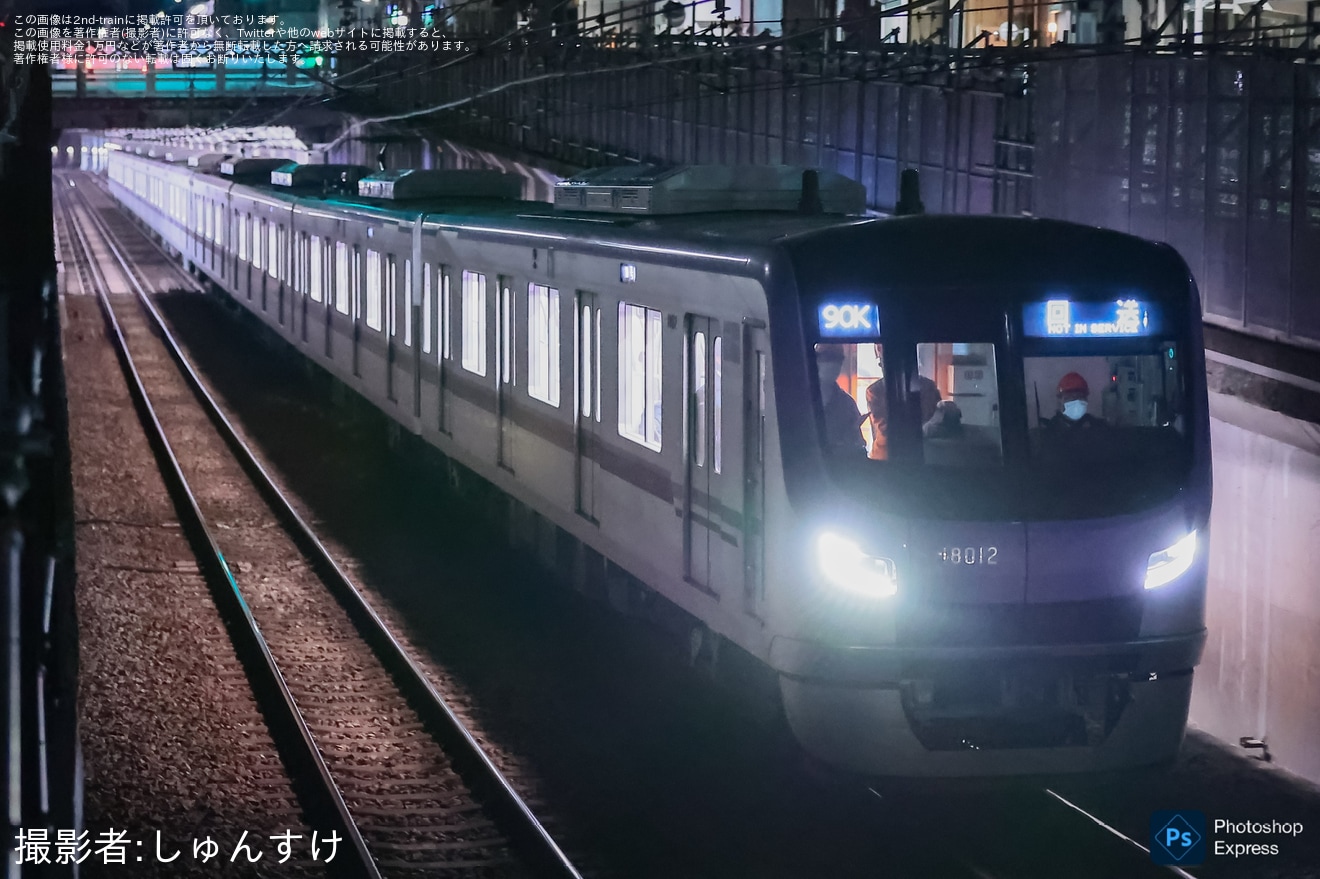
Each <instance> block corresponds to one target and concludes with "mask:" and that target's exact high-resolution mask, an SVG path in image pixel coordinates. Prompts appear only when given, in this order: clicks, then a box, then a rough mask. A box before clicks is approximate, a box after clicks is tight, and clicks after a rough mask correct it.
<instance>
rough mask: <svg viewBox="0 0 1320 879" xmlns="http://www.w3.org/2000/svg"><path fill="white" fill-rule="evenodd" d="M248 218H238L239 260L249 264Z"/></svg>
mask: <svg viewBox="0 0 1320 879" xmlns="http://www.w3.org/2000/svg"><path fill="white" fill-rule="evenodd" d="M247 233H248V218H247V217H246V216H240V217H239V218H238V258H239V259H241V260H243V262H247V259H248V235H247Z"/></svg>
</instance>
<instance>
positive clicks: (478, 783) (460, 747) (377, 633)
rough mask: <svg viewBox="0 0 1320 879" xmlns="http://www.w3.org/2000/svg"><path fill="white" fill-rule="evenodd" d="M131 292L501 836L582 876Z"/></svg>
mask: <svg viewBox="0 0 1320 879" xmlns="http://www.w3.org/2000/svg"><path fill="white" fill-rule="evenodd" d="M103 191H104V190H103ZM97 221H98V222H101V223H102V224H103V225H104V221H103V220H101V219H100V218H99V217H98V218H97ZM108 234H113V233H108ZM152 244H153V245H154V246H155V247H156V248H157V250H159V251H160V252H161V253H162V254H163V255H165V256H167V257H169V254H168V253H167V252H166V251H165V250H164V249H163V248H161V247H160V245H159V244H156V242H155V241H152ZM169 264H170V266H171V267H172V268H173V269H174V270H175V271H176V272H178V273H179V274H180V275H181V276H182V277H184V278H185V279H187V281H188V282H189V283H190V284H191V285H193V286H198V285H197V282H196V281H195V279H193V278H192V276H191V275H189V274H188V273H187V272H186V271H184V269H183V268H182V267H180V266H179V265H178V263H177V262H175V260H174V259H173V258H172V257H170V258H169ZM138 296H139V300H140V301H141V303H142V305H143V306H144V308H145V309H146V311H147V312H148V314H150V315H151V317H152V320H153V322H154V324H155V326H156V329H157V330H158V332H159V333H160V335H161V338H162V339H163V340H164V341H165V344H166V347H167V348H168V349H169V351H170V352H171V355H172V356H173V357H174V358H175V362H176V363H177V364H178V365H179V367H180V369H181V370H182V372H183V374H184V376H185V377H186V378H187V380H188V382H189V384H190V385H191V386H192V387H193V390H194V392H195V393H196V394H197V395H198V396H199V397H200V398H201V399H202V400H203V401H204V404H205V407H206V409H207V412H208V414H209V415H210V417H211V420H212V422H213V423H214V424H215V426H216V427H217V429H218V430H219V432H220V434H221V435H222V436H223V437H224V439H225V441H226V443H228V444H229V446H230V448H231V449H232V450H233V452H234V454H235V457H236V458H237V459H238V461H239V463H240V464H241V465H242V466H243V468H244V470H246V471H247V472H248V474H249V476H251V477H252V479H253V483H254V484H255V485H256V487H257V488H258V489H259V490H260V491H261V493H262V495H263V496H264V497H265V498H266V500H267V501H268V502H269V503H270V505H271V507H272V509H273V510H274V511H275V512H276V514H277V515H278V516H279V517H280V518H281V519H282V520H284V523H285V525H286V527H287V528H288V530H289V533H290V536H291V537H293V539H294V541H295V542H296V543H297V544H298V546H299V548H300V549H302V550H303V551H304V552H305V553H306V554H307V555H308V557H309V558H310V559H312V560H313V562H314V564H315V565H316V567H317V573H318V574H320V575H321V576H322V577H323V579H324V580H325V582H326V584H327V585H328V586H329V587H330V588H331V591H332V592H333V593H334V594H335V596H336V598H338V599H339V601H340V604H341V606H342V607H343V608H344V610H345V611H346V612H347V613H348V614H349V616H350V617H351V618H352V619H353V620H354V622H355V623H356V624H358V625H359V628H360V631H361V633H362V635H363V637H364V638H365V640H366V641H367V643H368V644H370V645H371V647H372V649H373V651H375V653H376V656H377V658H378V659H380V661H381V662H382V663H383V664H384V665H385V667H386V668H387V669H388V670H389V671H390V673H391V674H392V676H393V677H394V679H395V682H396V683H397V684H398V685H399V687H400V689H401V690H403V691H404V693H405V694H406V695H407V696H408V699H409V702H410V703H411V704H412V705H413V707H414V709H415V710H417V711H418V713H419V714H420V715H421V716H422V717H423V719H424V720H426V721H427V723H428V726H429V727H430V728H431V729H432V730H433V731H434V732H435V734H436V735H437V738H439V739H442V741H441V744H442V745H443V746H444V749H445V752H446V753H447V754H448V755H449V757H450V758H451V759H452V760H453V761H454V765H455V768H457V769H459V771H460V774H461V775H463V777H464V780H465V781H466V782H467V783H468V784H469V785H471V786H472V788H473V789H474V792H478V793H480V794H482V795H483V800H484V805H485V806H486V807H487V808H488V809H489V810H490V811H491V813H492V815H491V817H492V818H494V819H495V820H496V823H497V826H499V827H500V829H501V830H502V831H503V832H504V833H505V834H506V835H508V837H509V839H510V841H511V842H513V843H514V844H515V846H516V847H517V850H518V852H519V854H521V855H522V856H523V857H524V858H525V859H526V860H527V862H528V863H529V864H530V865H531V866H533V867H534V868H535V869H536V871H537V873H538V874H539V875H545V876H554V877H564V879H582V876H581V874H580V873H579V872H578V870H577V868H576V867H574V865H573V863H572V861H570V860H569V858H568V856H567V855H566V854H565V853H564V851H563V849H561V848H560V846H559V844H558V843H557V842H555V840H554V838H553V837H552V836H551V835H550V833H549V831H547V830H546V829H545V826H544V825H543V824H541V822H540V820H539V819H538V818H537V817H536V815H535V814H534V813H533V812H532V810H531V808H530V807H529V806H528V805H527V803H526V801H524V800H523V798H522V797H521V796H520V795H519V794H518V792H517V791H516V790H514V788H513V785H512V784H511V783H510V782H509V780H508V779H507V778H506V777H505V776H504V774H503V773H502V772H500V770H499V768H498V767H497V766H496V765H495V763H494V761H493V760H491V758H490V756H489V755H488V754H487V753H486V752H485V750H484V749H483V748H482V747H481V745H480V743H478V742H477V740H476V737H475V736H473V734H472V732H471V731H470V730H469V729H468V728H467V726H466V724H464V723H463V721H462V720H461V719H460V718H459V716H458V714H457V713H456V712H455V711H454V710H453V708H451V707H450V705H449V703H448V702H447V701H446V700H445V698H444V696H443V695H441V693H440V692H439V691H438V690H437V689H436V688H435V685H434V684H432V683H431V681H430V679H429V678H428V677H427V675H426V673H425V671H423V670H422V668H421V666H419V665H418V664H417V663H416V662H415V661H414V660H413V659H412V657H411V656H409V654H408V652H407V650H405V649H404V647H403V646H402V645H401V644H400V643H399V642H398V641H397V640H396V639H395V638H394V636H393V634H391V632H390V631H389V628H388V626H386V624H385V623H384V621H383V620H381V618H380V616H379V615H377V613H376V611H375V610H374V609H373V608H372V607H371V605H370V604H369V603H368V602H367V600H366V598H364V597H363V595H362V593H361V591H360V590H359V589H358V587H357V585H356V584H355V583H354V582H353V580H352V579H351V578H350V577H349V575H348V574H347V572H345V571H344V569H343V568H342V567H341V566H340V565H339V563H338V562H336V561H335V559H334V557H333V556H332V555H331V554H330V552H329V550H328V549H326V547H325V545H324V544H323V543H322V542H321V540H320V538H318V537H317V535H316V533H315V532H314V531H313V530H312V528H311V526H310V525H308V524H307V522H306V520H305V519H303V517H302V516H301V515H300V514H299V513H298V512H297V510H296V509H295V508H294V506H293V505H292V504H291V503H290V502H289V500H288V498H287V497H286V496H285V495H284V493H283V492H282V491H281V490H280V489H279V487H278V486H277V485H276V484H275V482H274V480H273V479H272V478H271V476H270V474H269V472H268V471H267V470H266V468H265V467H264V466H263V465H262V464H261V462H260V461H259V460H258V459H257V456H256V455H255V454H254V453H253V451H252V450H251V448H249V447H248V445H247V444H246V443H245V442H244V441H243V439H242V438H241V437H240V436H239V434H238V432H237V430H235V428H234V426H233V424H232V422H230V420H229V419H228V417H226V415H225V414H224V412H223V411H222V410H221V408H220V406H219V404H218V403H216V401H215V398H214V397H213V396H212V395H211V393H210V391H209V390H208V389H207V388H206V386H205V384H203V382H202V381H201V378H200V377H199V376H198V374H197V372H196V370H195V369H194V368H193V366H192V364H191V362H189V360H188V358H187V357H186V356H185V355H184V353H183V351H182V348H181V346H180V345H179V343H178V342H177V341H176V340H175V338H174V336H173V334H172V333H170V331H169V328H168V327H167V326H166V324H165V321H164V319H163V318H162V317H161V315H160V313H159V312H158V311H157V310H156V307H155V304H154V303H153V302H151V298H150V296H149V295H146V294H145V293H143V292H139V294H138Z"/></svg>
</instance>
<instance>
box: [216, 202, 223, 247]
mask: <svg viewBox="0 0 1320 879" xmlns="http://www.w3.org/2000/svg"><path fill="white" fill-rule="evenodd" d="M215 243H216V244H218V245H220V246H221V247H224V246H225V209H224V206H223V205H220V204H217V205H216V206H215Z"/></svg>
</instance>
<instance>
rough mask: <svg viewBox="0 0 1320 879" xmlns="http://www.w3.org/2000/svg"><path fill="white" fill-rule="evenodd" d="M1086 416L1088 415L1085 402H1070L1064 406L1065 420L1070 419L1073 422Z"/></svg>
mask: <svg viewBox="0 0 1320 879" xmlns="http://www.w3.org/2000/svg"><path fill="white" fill-rule="evenodd" d="M1085 414H1086V401H1085V400H1069V401H1068V402H1067V403H1064V404H1063V415H1064V417H1065V418H1070V419H1072V420H1073V421H1076V420H1077V419H1079V418H1081V417H1082V416H1083V415H1085Z"/></svg>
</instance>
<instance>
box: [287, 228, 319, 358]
mask: <svg viewBox="0 0 1320 879" xmlns="http://www.w3.org/2000/svg"><path fill="white" fill-rule="evenodd" d="M298 237H299V240H298V253H299V254H300V258H301V259H302V297H301V298H299V300H298V306H297V309H298V311H299V312H301V313H300V314H299V315H298V317H297V318H295V320H294V322H295V323H297V324H298V326H299V327H300V328H301V329H302V342H303V344H304V345H305V344H307V315H308V311H309V310H310V309H311V305H310V304H309V302H308V300H310V299H311V298H312V295H313V291H314V290H315V288H314V286H313V281H314V280H315V281H320V280H321V273H320V272H319V271H317V272H313V270H312V260H314V259H320V258H321V254H319V253H317V252H316V251H317V250H318V249H319V247H318V245H319V244H320V243H321V242H320V241H319V240H315V239H313V238H312V236H309V235H308V234H307V233H306V232H300V233H299V236H298Z"/></svg>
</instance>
